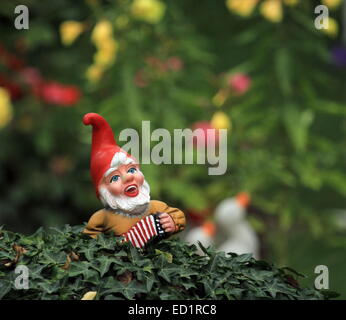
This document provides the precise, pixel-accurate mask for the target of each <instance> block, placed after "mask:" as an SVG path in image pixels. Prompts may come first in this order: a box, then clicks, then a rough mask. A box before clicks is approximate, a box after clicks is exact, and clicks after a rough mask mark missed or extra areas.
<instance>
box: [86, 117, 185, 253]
mask: <svg viewBox="0 0 346 320" xmlns="http://www.w3.org/2000/svg"><path fill="white" fill-rule="evenodd" d="M83 123H84V124H85V125H92V127H93V130H92V148H91V161H90V171H91V177H92V180H93V183H94V187H95V191H96V195H97V197H98V198H99V199H100V200H101V202H102V203H103V205H104V208H103V209H101V210H99V211H97V212H95V213H94V214H93V215H92V216H91V218H90V219H89V222H88V224H87V226H86V228H85V229H84V231H83V232H84V233H86V234H88V235H90V236H92V237H96V236H97V235H98V234H99V233H101V232H104V233H109V232H113V233H114V234H115V235H116V236H123V237H124V239H125V241H130V242H131V243H132V244H133V245H134V246H135V247H138V248H142V247H144V246H145V245H146V244H147V243H148V242H149V241H150V240H152V239H155V238H164V237H166V236H168V235H170V234H173V233H176V232H179V231H181V230H183V229H184V227H185V224H186V220H185V215H184V213H183V212H182V211H181V210H179V209H176V208H171V207H169V206H168V205H167V204H166V203H164V202H162V201H158V200H150V187H149V184H148V183H147V181H146V180H145V178H144V175H143V173H142V172H141V171H140V168H139V164H138V161H137V160H136V159H135V158H134V157H132V156H131V155H129V154H128V153H127V152H125V151H124V150H122V149H121V148H120V147H119V146H118V145H117V143H116V141H115V139H114V135H113V132H112V129H111V127H110V126H109V124H108V123H107V121H106V120H105V119H104V118H103V117H101V116H100V115H99V114H97V113H88V114H86V115H85V116H84V118H83Z"/></svg>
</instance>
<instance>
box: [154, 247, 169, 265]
mask: <svg viewBox="0 0 346 320" xmlns="http://www.w3.org/2000/svg"><path fill="white" fill-rule="evenodd" d="M155 253H156V254H158V255H159V254H162V255H163V256H164V257H165V258H166V260H167V262H168V263H172V262H173V256H172V254H171V253H169V252H164V251H161V250H158V249H155Z"/></svg>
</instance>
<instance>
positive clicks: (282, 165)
mask: <svg viewBox="0 0 346 320" xmlns="http://www.w3.org/2000/svg"><path fill="white" fill-rule="evenodd" d="M161 1H162V2H164V3H165V4H166V12H165V15H164V16H163V18H162V20H161V21H159V22H158V23H157V24H154V25H152V24H150V23H147V22H145V21H139V20H136V19H134V18H133V17H132V16H131V14H130V6H131V4H132V3H133V0H112V1H105V0H104V1H103V0H102V1H101V0H98V1H68V0H59V1H49V2H48V1H47V2H45V3H43V2H42V1H38V0H23V1H20V2H19V1H12V0H2V1H1V6H0V18H1V19H0V20H1V22H0V23H1V31H0V34H1V45H3V46H4V47H5V48H7V49H8V50H9V51H10V52H11V53H14V54H16V55H17V56H18V57H20V58H22V59H23V60H25V62H26V65H27V66H28V67H34V68H36V69H37V70H38V71H40V72H41V73H42V75H43V76H44V77H45V79H47V80H48V79H49V80H54V81H58V82H61V83H64V84H74V85H76V86H78V87H79V88H80V90H81V91H82V93H83V97H82V99H81V101H80V103H78V104H76V105H74V106H71V107H68V108H65V107H61V106H57V105H51V104H48V103H46V102H44V101H41V100H40V99H37V98H36V97H34V96H33V95H32V94H31V92H30V89H29V88H27V87H26V86H24V85H23V88H22V89H23V91H24V95H23V97H21V98H20V99H18V100H15V101H12V104H13V109H14V118H13V120H12V122H11V123H10V124H9V125H8V126H7V127H5V128H3V129H1V131H0V187H1V193H0V223H1V224H6V228H7V229H9V230H13V231H16V232H25V233H27V234H28V233H31V232H33V231H34V230H36V229H37V228H38V227H39V226H53V225H63V224H65V223H69V224H71V225H75V224H80V223H82V222H83V221H86V220H87V219H88V218H89V217H90V215H91V214H92V213H93V212H94V211H96V210H98V209H99V208H100V203H99V202H98V200H97V199H96V197H95V195H94V190H93V187H92V184H91V178H90V175H89V157H90V142H91V132H90V128H86V127H84V126H83V125H82V123H81V119H82V116H83V114H85V113H87V112H99V113H100V114H102V115H103V116H104V117H105V118H107V120H108V121H109V122H110V124H111V126H112V128H113V129H114V133H115V136H116V138H118V135H119V133H120V132H121V130H122V129H125V128H134V129H136V130H137V131H138V132H139V134H140V136H141V121H142V120H150V121H151V129H152V130H154V129H156V128H165V129H167V130H169V131H170V132H172V130H173V129H176V128H182V129H184V128H189V127H191V126H192V125H193V123H194V122H197V121H208V120H210V119H211V117H212V115H213V114H214V113H215V111H219V110H221V111H223V112H225V113H226V114H227V116H228V117H230V119H231V120H232V124H233V129H232V131H231V132H229V135H228V171H227V172H226V174H225V175H223V176H208V175H207V166H206V165H180V166H175V165H154V164H150V165H143V166H142V169H143V173H144V174H145V177H146V179H147V180H148V182H149V183H150V186H151V195H152V198H153V199H159V200H163V201H165V202H167V203H168V204H171V205H173V206H176V207H179V208H181V209H182V210H183V211H184V212H187V211H188V209H195V210H202V209H206V208H211V209H212V208H214V207H215V206H216V205H217V204H218V203H219V202H220V201H221V200H223V199H225V198H227V197H230V196H233V195H235V194H236V193H237V192H239V191H241V190H246V191H248V192H249V193H250V194H251V197H252V205H253V207H255V208H256V209H258V211H259V212H261V213H263V215H261V216H259V217H255V218H256V219H257V222H258V225H261V226H262V228H261V231H262V235H263V239H264V241H267V243H266V244H265V247H266V248H268V252H266V253H264V254H265V255H266V258H268V257H270V259H271V260H275V259H277V260H276V261H278V262H279V263H280V264H282V261H287V260H288V256H289V255H290V252H289V251H288V250H285V247H287V246H286V244H285V241H286V239H287V238H288V237H285V236H283V234H285V232H287V233H294V232H295V230H297V228H298V227H300V228H301V229H303V231H304V232H307V235H308V236H309V237H312V235H314V236H319V237H325V238H328V236H330V235H331V233H335V228H334V227H333V226H332V224H331V223H330V222H331V217H332V215H331V214H330V209H334V208H339V209H343V208H344V207H345V195H346V176H345V172H346V161H345V159H346V148H345V144H346V108H345V101H346V91H345V90H344V84H345V82H346V73H345V69H344V68H345V67H342V66H341V67H338V66H336V65H334V64H333V63H332V56H331V49H332V48H333V47H334V46H335V45H340V44H341V41H342V39H341V35H338V36H337V37H335V38H334V39H330V38H328V37H327V36H326V35H325V34H324V33H322V32H321V31H319V30H316V28H314V24H313V20H314V18H315V16H314V14H313V12H314V7H315V6H316V5H318V4H320V3H321V1H319V0H301V1H299V3H298V4H297V6H294V7H287V6H285V10H284V18H283V21H282V22H281V23H271V22H269V21H267V20H265V19H264V18H263V17H260V14H259V13H258V9H257V11H256V12H257V13H256V14H253V15H252V16H251V17H249V18H243V17H239V16H237V15H235V14H233V13H231V12H229V11H228V9H227V7H226V5H225V1H224V0H220V1H211V0H176V1H166V0H161ZM16 4H25V5H27V6H28V8H29V11H30V29H29V30H15V29H14V27H13V18H14V14H13V12H14V6H15V5H16ZM330 15H331V16H332V17H333V18H335V19H336V20H337V21H338V22H339V24H340V22H341V17H342V12H341V7H340V8H339V9H337V10H334V11H332V10H330ZM118 18H121V19H123V20H124V18H126V19H127V20H128V24H127V25H124V26H123V27H120V26H119V24H117V23H116V21H117V19H118ZM102 19H108V20H109V21H110V22H111V24H112V27H113V29H114V30H113V31H114V38H115V40H116V41H117V43H118V44H119V50H118V52H117V57H116V60H115V63H114V65H112V66H111V67H110V68H109V69H108V70H106V72H105V74H104V76H103V77H102V78H101V79H100V81H99V82H98V83H89V82H88V81H87V79H86V78H85V72H86V70H87V68H88V67H89V66H90V65H91V64H92V63H93V56H94V54H95V52H96V51H95V50H96V48H95V46H94V44H93V43H92V41H91V33H92V30H93V28H94V26H95V25H96V23H97V22H98V21H100V20H102ZM126 19H125V20H126ZM67 20H75V21H79V22H82V23H83V24H84V26H85V30H84V31H83V33H82V34H81V35H80V36H79V37H78V38H77V39H76V40H75V42H74V43H73V44H71V45H70V46H64V45H63V44H62V42H61V39H60V36H59V27H60V25H61V23H63V22H64V21H67ZM340 25H341V24H340ZM340 29H341V28H340ZM172 56H175V57H179V58H180V59H181V61H182V62H183V67H182V69H181V70H180V71H179V72H171V73H166V74H160V73H155V71H153V70H151V69H150V67H149V66H148V64H147V63H146V59H147V58H150V57H155V58H158V59H161V60H166V59H167V58H169V57H172ZM145 68H149V71H151V72H153V73H155V76H153V79H151V80H152V81H151V82H150V83H149V84H148V85H147V86H145V87H139V86H137V85H136V84H135V82H134V78H135V76H136V74H137V72H138V71H140V70H142V69H145ZM152 69H153V68H152ZM0 71H1V75H3V76H4V77H5V78H10V79H11V80H13V81H16V80H18V83H19V84H21V81H22V79H17V78H20V77H19V76H18V74H17V72H13V71H12V70H9V69H8V68H6V66H5V65H4V63H3V62H1V63H0ZM232 72H245V73H247V74H248V75H249V76H250V77H251V80H252V84H251V88H250V90H249V91H248V92H247V93H246V94H245V95H244V96H242V97H239V98H236V99H233V97H232V98H230V99H228V100H227V101H226V103H225V104H224V105H223V106H222V108H221V109H217V108H216V107H215V106H214V105H213V103H212V98H213V96H214V95H215V94H216V93H217V92H218V90H219V89H220V83H219V82H220V81H219V76H220V74H231V73H232ZM124 143H125V142H124ZM119 144H120V145H122V144H123V142H120V141H119ZM267 221H269V223H267ZM258 231H259V230H258ZM344 238H345V231H343V233H342V234H341V235H340V241H341V239H344ZM342 241H343V246H345V241H344V240H342ZM268 242H269V243H268ZM85 254H86V255H90V256H89V257H91V255H92V254H93V252H92V251H90V250H88V251H87V252H86V253H85ZM272 257H273V258H272ZM304 258H305V259H307V260H309V259H311V255H310V253H309V252H306V254H305V255H304ZM45 259H47V261H48V260H49V258H48V257H46V258H45ZM317 260H318V259H317ZM325 263H326V264H328V261H326V262H325Z"/></svg>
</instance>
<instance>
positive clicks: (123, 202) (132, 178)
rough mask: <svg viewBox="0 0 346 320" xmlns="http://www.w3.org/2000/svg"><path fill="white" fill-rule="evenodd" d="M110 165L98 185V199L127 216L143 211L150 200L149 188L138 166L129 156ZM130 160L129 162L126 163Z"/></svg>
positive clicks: (136, 214)
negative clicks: (114, 164) (115, 164)
mask: <svg viewBox="0 0 346 320" xmlns="http://www.w3.org/2000/svg"><path fill="white" fill-rule="evenodd" d="M123 162H124V164H120V165H119V164H118V165H117V166H115V167H111V168H110V169H109V170H107V171H106V173H105V174H104V177H103V179H102V180H101V182H100V185H99V191H100V199H101V201H102V202H103V203H104V204H105V205H107V206H109V207H110V208H112V209H114V210H117V211H119V213H122V214H125V215H128V216H138V215H141V214H143V213H144V212H145V210H146V209H147V206H148V204H149V201H150V195H149V193H150V189H149V185H148V183H147V182H146V181H145V179H144V175H143V173H142V172H141V171H140V169H139V166H138V165H137V164H135V163H134V161H133V160H132V159H131V158H126V159H124V161H123ZM127 162H130V163H127Z"/></svg>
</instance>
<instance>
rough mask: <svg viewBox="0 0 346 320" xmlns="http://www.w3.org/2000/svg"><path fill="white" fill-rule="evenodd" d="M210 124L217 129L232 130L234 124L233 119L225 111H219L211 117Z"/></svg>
mask: <svg viewBox="0 0 346 320" xmlns="http://www.w3.org/2000/svg"><path fill="white" fill-rule="evenodd" d="M210 124H211V125H212V126H213V127H214V128H215V129H228V130H231V128H232V124H231V119H230V118H229V117H228V115H227V114H226V113H224V112H221V111H218V112H215V113H214V115H213V117H212V118H211V121H210Z"/></svg>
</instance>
